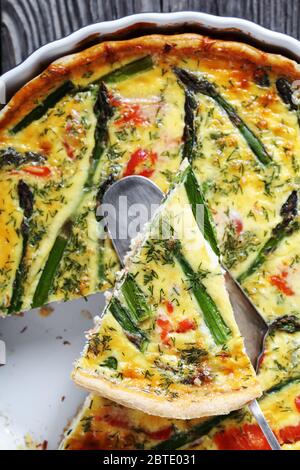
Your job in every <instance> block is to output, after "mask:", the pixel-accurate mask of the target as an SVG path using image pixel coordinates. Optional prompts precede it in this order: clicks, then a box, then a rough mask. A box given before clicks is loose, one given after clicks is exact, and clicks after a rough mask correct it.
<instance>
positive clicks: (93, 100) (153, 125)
mask: <svg viewBox="0 0 300 470" xmlns="http://www.w3.org/2000/svg"><path fill="white" fill-rule="evenodd" d="M297 79H299V69H298V68H297V66H296V65H295V64H294V63H292V62H291V61H289V60H287V59H285V58H282V57H280V56H274V55H271V54H266V53H261V52H259V51H257V50H255V49H253V48H251V47H249V46H246V45H243V44H240V43H232V42H223V41H219V40H213V39H210V38H205V37H201V36H197V35H178V36H175V37H172V36H168V37H163V36H151V37H148V38H147V37H143V38H139V39H134V40H131V41H123V42H122V41H118V42H116V43H112V42H110V43H105V44H101V45H98V46H95V47H94V48H92V49H89V50H87V51H83V52H81V53H80V54H78V55H75V56H72V57H70V58H67V59H62V60H61V61H58V62H57V63H56V64H54V65H52V66H50V67H49V69H48V70H47V71H46V72H44V73H43V74H42V75H41V76H40V77H38V78H37V79H36V80H34V81H33V82H31V83H30V84H28V85H27V86H26V87H24V89H22V90H21V91H20V92H19V93H18V94H17V95H16V97H15V98H14V99H13V100H12V102H11V103H10V104H9V105H8V106H7V108H6V109H4V111H2V112H1V115H0V181H1V187H2V188H3V190H4V191H3V192H2V198H1V201H0V219H1V220H0V222H1V223H0V248H1V250H0V280H1V287H0V310H1V312H2V313H3V314H11V313H15V312H19V311H21V310H22V309H28V308H30V307H31V306H38V305H42V304H45V303H47V302H49V301H55V300H70V299H73V298H75V297H78V296H82V295H89V294H91V293H94V292H96V291H98V290H100V289H105V288H107V287H108V286H111V285H113V284H114V278H115V273H116V272H117V271H118V269H119V264H118V260H117V258H116V255H115V253H114V251H113V249H112V247H111V244H110V241H109V240H108V239H105V240H104V241H101V242H99V240H98V238H97V237H98V234H99V231H100V230H101V228H100V227H99V224H98V222H97V219H96V217H95V212H96V208H97V207H98V205H99V203H101V194H103V191H104V190H105V188H106V187H107V186H108V185H109V184H110V183H111V182H112V181H113V179H116V178H119V177H122V176H124V175H126V174H144V175H146V176H147V177H150V178H152V179H154V180H155V181H156V183H157V184H158V185H159V186H160V187H161V189H162V190H163V191H167V190H168V188H169V185H170V183H172V181H173V179H174V177H175V175H176V173H177V171H178V169H179V165H180V162H181V160H182V158H183V157H188V158H189V160H190V162H191V164H192V166H193V169H194V171H195V174H196V176H197V178H198V181H199V182H200V183H201V187H202V189H203V191H204V192H205V196H206V200H207V202H208V205H209V207H210V210H211V212H212V215H213V217H214V221H215V224H216V227H217V236H218V243H219V245H220V248H221V252H222V258H223V262H224V263H225V264H226V266H227V267H228V268H229V269H230V270H231V272H232V273H233V274H234V275H235V276H237V277H238V278H239V280H240V282H241V283H242V284H243V287H244V288H245V289H246V290H247V292H248V294H249V295H250V297H251V298H252V300H253V302H254V303H255V304H256V305H257V306H258V307H259V309H260V311H261V312H262V314H263V316H264V318H265V319H266V320H267V322H268V323H269V324H270V325H271V329H272V331H273V334H272V335H269V337H268V339H267V342H266V354H265V356H264V358H263V361H262V364H261V373H260V380H261V382H262V386H263V388H264V389H268V388H269V387H270V386H271V385H273V384H274V383H276V382H277V381H278V380H282V379H283V378H284V377H290V376H291V375H292V374H293V371H294V372H296V371H297V368H298V363H299V361H298V352H297V351H298V350H297V343H298V334H297V331H298V330H299V327H298V322H299V320H298V319H299V299H298V264H299V260H298V257H299V256H300V253H298V251H299V248H298V246H299V243H298V241H299V240H298V237H299V233H298V225H299V222H298V217H297V216H298V193H297V192H298V186H299V169H300V167H299V162H298V154H299V145H300V143H299V122H298V109H297V105H296V104H295V103H294V102H293V100H292V89H291V84H292V82H293V81H294V80H297ZM101 81H102V85H101V86H100V84H101ZM104 84H105V86H104ZM94 157H95V158H94ZM100 157H101V158H100ZM91 174H93V175H94V176H93V178H91ZM83 188H84V191H83ZM83 192H84V196H83ZM205 282H206V280H205ZM274 324H275V326H276V328H277V327H278V326H279V329H278V328H277V329H273V326H274ZM293 445H294V444H284V446H286V447H288V446H293ZM295 445H296V444H295Z"/></svg>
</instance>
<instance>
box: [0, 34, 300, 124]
mask: <svg viewBox="0 0 300 470" xmlns="http://www.w3.org/2000/svg"><path fill="white" fill-rule="evenodd" d="M147 54H151V55H152V56H155V55H158V56H161V57H162V56H163V57H166V58H168V57H174V58H176V57H177V58H180V57H183V56H188V57H193V56H194V57H196V58H197V57H199V58H200V57H201V56H203V55H205V57H211V58H212V59H226V60H227V61H228V60H229V61H230V60H231V61H233V62H243V63H245V64H247V65H249V66H251V64H252V65H254V66H255V67H262V66H263V67H272V68H273V70H274V71H275V72H277V73H279V74H283V75H288V76H290V77H291V78H293V79H295V80H296V79H299V78H300V69H299V65H298V64H297V63H296V62H294V61H292V60H290V59H287V58H286V57H283V56H281V55H277V54H269V53H266V52H262V51H260V50H258V49H256V48H254V47H252V46H249V45H246V44H243V43H239V42H233V41H223V40H220V39H212V38H209V37H207V36H201V35H198V34H180V35H174V36H164V35H150V36H143V37H140V38H136V39H130V40H126V41H109V42H103V43H101V44H98V45H96V46H93V47H91V48H89V49H87V50H85V51H82V52H79V53H77V54H72V55H69V56H66V57H63V58H61V59H58V60H57V61H55V62H53V63H52V64H51V65H50V66H49V67H48V68H47V69H46V70H45V71H44V72H43V73H42V74H40V75H39V76H38V77H36V78H34V79H33V80H32V81H30V82H29V83H27V84H26V85H25V86H24V87H23V88H21V90H20V91H18V93H16V95H15V96H14V97H13V98H12V100H11V101H10V102H9V103H8V105H7V106H6V107H5V108H4V109H3V110H2V112H1V114H0V131H1V129H4V128H7V127H11V126H12V125H13V124H15V123H16V122H17V121H19V120H20V119H21V118H22V116H24V115H26V114H27V113H28V112H29V111H31V110H32V109H33V108H34V107H35V106H36V102H37V101H39V100H41V99H43V98H44V97H45V96H47V94H49V93H50V92H51V91H52V90H54V89H55V88H57V87H58V86H59V85H60V84H61V83H62V82H64V81H66V80H68V79H71V78H76V76H77V75H78V74H80V73H81V72H83V71H84V70H86V69H88V68H89V67H90V68H93V69H97V71H98V72H99V76H100V77H101V75H104V74H105V73H107V71H108V69H111V70H113V69H114V68H117V67H119V66H120V63H121V62H122V63H123V62H124V63H126V62H129V61H130V60H132V59H134V58H137V57H142V56H145V55H147ZM102 70H103V74H102V73H101V71H102Z"/></svg>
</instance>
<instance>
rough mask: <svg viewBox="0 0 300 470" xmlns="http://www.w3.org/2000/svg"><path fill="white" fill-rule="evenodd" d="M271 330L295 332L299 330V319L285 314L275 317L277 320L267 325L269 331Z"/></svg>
mask: <svg viewBox="0 0 300 470" xmlns="http://www.w3.org/2000/svg"><path fill="white" fill-rule="evenodd" d="M273 331H285V332H286V333H296V332H297V331H300V319H299V318H297V317H296V316H295V315H285V316H284V317H280V318H277V320H275V321H274V322H273V323H271V325H270V326H269V332H273Z"/></svg>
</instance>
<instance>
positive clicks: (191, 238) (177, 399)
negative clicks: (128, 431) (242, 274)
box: [73, 165, 260, 418]
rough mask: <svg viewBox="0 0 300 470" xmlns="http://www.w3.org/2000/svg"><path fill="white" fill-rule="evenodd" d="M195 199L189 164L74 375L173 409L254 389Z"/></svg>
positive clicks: (119, 395)
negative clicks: (198, 215)
mask: <svg viewBox="0 0 300 470" xmlns="http://www.w3.org/2000/svg"><path fill="white" fill-rule="evenodd" d="M201 202H203V195H202V193H201V189H200V186H199V185H198V182H197V180H196V177H195V175H194V173H193V171H192V169H191V167H190V166H189V165H188V166H187V168H186V169H185V170H184V171H183V174H181V175H180V176H179V181H178V182H177V183H176V184H175V186H174V188H173V189H172V190H171V192H170V193H169V194H168V195H167V197H166V199H165V201H164V202H163V204H162V207H161V208H160V209H159V211H158V213H157V215H156V216H154V219H153V221H152V222H151V223H150V225H149V226H148V228H147V230H146V231H145V233H144V234H143V239H142V240H141V241H140V240H139V239H138V241H136V242H135V243H134V245H135V246H134V248H133V251H132V253H130V255H128V258H127V259H128V262H127V263H126V268H125V270H124V271H123V272H122V273H121V274H120V279H119V281H118V283H117V286H116V288H115V290H114V292H113V294H112V297H111V299H110V300H109V302H108V304H107V307H106V309H105V311H104V314H103V317H102V319H101V320H100V322H99V324H98V325H97V326H96V327H95V329H94V330H93V331H91V332H90V333H89V336H88V343H87V345H86V348H85V350H84V353H83V355H82V357H81V358H80V359H79V361H78V362H77V364H76V366H75V370H74V372H73V378H74V380H75V382H76V383H78V384H80V385H82V386H83V387H85V388H87V389H89V390H94V391H97V392H99V393H100V394H102V395H103V396H105V397H110V398H113V399H114V400H116V401H117V402H119V403H122V404H127V405H129V406H133V407H136V408H137V409H140V410H143V411H146V412H151V413H153V414H157V415H161V416H168V417H173V418H174V417H176V418H194V417H201V416H209V415H216V414H219V413H221V414H224V413H228V412H229V411H230V410H232V409H234V408H238V407H240V406H242V405H243V404H244V403H246V402H247V401H249V400H250V399H251V398H254V397H257V396H258V395H259V394H260V389H259V385H258V382H257V379H256V377H255V374H254V371H253V369H252V366H251V364H250V362H249V359H248V357H247V356H246V354H245V351H244V345H243V340H242V338H241V336H240V333H239V331H238V328H237V325H236V323H235V320H234V317H233V312H232V307H231V304H230V301H229V297H228V294H227V291H226V288H225V280H224V273H223V271H222V269H221V267H220V264H219V261H218V257H217V255H216V253H215V252H214V251H213V248H214V249H215V250H217V245H216V242H215V238H214V236H215V234H214V228H213V225H212V224H211V219H210V218H209V213H208V211H207V210H204V214H203V221H202V220H200V217H197V209H201V207H203V206H201ZM197 206H198V207H197ZM201 222H202V224H201ZM202 225H203V227H202ZM201 230H203V233H202V231H201Z"/></svg>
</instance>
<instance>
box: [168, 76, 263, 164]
mask: <svg viewBox="0 0 300 470" xmlns="http://www.w3.org/2000/svg"><path fill="white" fill-rule="evenodd" d="M174 72H175V74H176V76H177V77H178V79H179V80H180V81H181V83H182V84H183V85H184V86H185V87H186V88H187V89H188V90H190V91H192V92H194V93H196V94H197V93H202V94H203V95H206V96H209V97H210V98H213V99H214V100H215V102H216V103H217V104H218V105H219V106H220V107H221V108H222V109H223V110H224V111H225V112H226V114H227V115H228V117H229V119H230V120H231V122H232V123H233V124H234V126H235V127H236V128H237V129H238V130H239V131H240V133H241V135H242V136H243V137H244V139H245V140H246V142H247V143H248V145H249V147H250V148H251V150H252V151H253V153H254V154H255V155H256V157H257V158H258V160H259V161H260V162H261V163H263V164H264V165H267V164H268V163H271V161H272V159H271V157H270V155H269V154H268V152H267V150H266V149H265V147H264V145H263V143H262V142H261V141H260V139H259V138H258V137H257V136H256V135H255V134H254V133H253V132H252V130H251V129H250V128H249V127H248V126H247V124H246V123H245V122H244V121H243V120H242V119H241V118H240V116H239V115H238V114H237V112H236V110H235V109H234V107H233V106H232V105H231V104H230V103H228V102H227V101H226V100H225V99H224V98H223V97H222V96H221V95H220V93H219V92H218V91H217V89H216V87H215V85H214V84H212V83H210V82H209V81H208V80H206V79H204V78H198V77H196V76H195V75H194V74H192V73H190V72H188V71H186V70H184V69H180V68H178V67H175V68H174Z"/></svg>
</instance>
